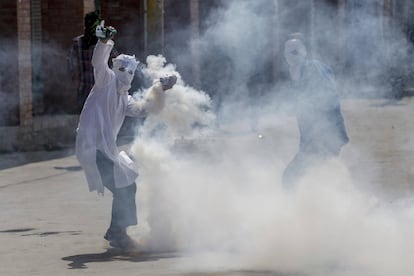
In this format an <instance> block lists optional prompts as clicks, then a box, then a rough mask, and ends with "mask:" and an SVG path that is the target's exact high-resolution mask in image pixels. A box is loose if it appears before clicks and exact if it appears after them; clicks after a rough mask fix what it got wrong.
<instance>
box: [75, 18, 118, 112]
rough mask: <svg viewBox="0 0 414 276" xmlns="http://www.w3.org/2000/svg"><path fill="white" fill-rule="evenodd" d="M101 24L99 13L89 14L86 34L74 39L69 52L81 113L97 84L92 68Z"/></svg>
mask: <svg viewBox="0 0 414 276" xmlns="http://www.w3.org/2000/svg"><path fill="white" fill-rule="evenodd" d="M100 22H101V19H100V17H99V12H98V11H94V12H89V13H87V14H86V15H85V17H84V27H85V28H84V33H83V34H82V35H79V36H76V37H75V38H73V39H72V47H71V49H70V51H69V54H68V57H67V61H68V69H69V73H70V75H71V78H72V80H73V81H74V82H76V83H77V87H78V88H77V96H76V103H77V108H76V109H77V111H78V112H80V111H81V110H82V107H83V105H84V103H85V100H86V98H87V97H88V95H89V91H91V89H92V87H93V84H94V82H95V80H94V76H93V67H92V62H91V60H92V54H93V50H94V48H95V45H96V43H97V42H98V38H97V37H96V34H95V30H96V27H97V26H98V25H99V23H100ZM118 54H119V53H118V51H116V49H115V48H113V49H112V51H111V55H110V57H111V58H115V57H116V56H118Z"/></svg>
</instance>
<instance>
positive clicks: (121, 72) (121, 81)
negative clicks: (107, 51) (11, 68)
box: [112, 54, 139, 93]
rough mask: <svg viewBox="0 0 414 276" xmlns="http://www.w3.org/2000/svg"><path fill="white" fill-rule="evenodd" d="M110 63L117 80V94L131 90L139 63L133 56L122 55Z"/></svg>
mask: <svg viewBox="0 0 414 276" xmlns="http://www.w3.org/2000/svg"><path fill="white" fill-rule="evenodd" d="M112 62H113V68H112V69H113V71H114V73H115V76H116V78H117V80H118V92H119V93H126V92H128V90H129V89H130V88H131V82H132V80H133V78H134V73H135V70H136V69H137V66H138V63H139V62H137V61H136V60H135V56H129V55H124V54H121V55H119V56H117V57H116V58H114V59H112Z"/></svg>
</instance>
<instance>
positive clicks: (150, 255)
mask: <svg viewBox="0 0 414 276" xmlns="http://www.w3.org/2000/svg"><path fill="white" fill-rule="evenodd" d="M176 257H178V255H177V254H175V253H154V252H124V251H121V250H117V249H113V248H109V249H107V250H106V251H105V252H102V253H87V254H79V255H73V256H67V257H63V258H62V260H63V261H68V262H70V263H69V264H68V269H87V268H88V266H87V264H89V263H102V262H114V261H127V262H136V263H138V262H153V261H158V260H160V259H167V258H176Z"/></svg>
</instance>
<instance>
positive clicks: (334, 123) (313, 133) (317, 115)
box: [293, 60, 349, 155]
mask: <svg viewBox="0 0 414 276" xmlns="http://www.w3.org/2000/svg"><path fill="white" fill-rule="evenodd" d="M293 88H294V91H295V92H294V93H295V94H294V97H295V103H296V104H295V106H296V116H297V121H298V126H299V131H300V145H299V150H300V151H302V152H308V153H312V154H323V155H337V154H339V151H340V149H341V148H342V146H343V145H345V144H346V143H348V141H349V139H348V136H347V133H346V129H345V124H344V119H343V117H342V113H341V107H340V103H339V96H338V94H337V92H336V82H335V77H334V74H333V71H332V69H331V68H329V67H328V66H327V65H325V64H323V63H321V62H319V61H317V60H308V61H306V62H305V64H304V65H303V67H302V71H301V77H300V79H299V80H298V81H296V82H294V84H293Z"/></svg>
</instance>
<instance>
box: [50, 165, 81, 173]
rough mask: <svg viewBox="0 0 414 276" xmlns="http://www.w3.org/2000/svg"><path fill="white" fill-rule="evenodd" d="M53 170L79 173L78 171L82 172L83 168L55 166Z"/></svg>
mask: <svg viewBox="0 0 414 276" xmlns="http://www.w3.org/2000/svg"><path fill="white" fill-rule="evenodd" d="M53 168H54V169H55V170H65V171H68V172H77V171H81V170H82V167H81V166H67V167H59V166H54V167H53Z"/></svg>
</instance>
